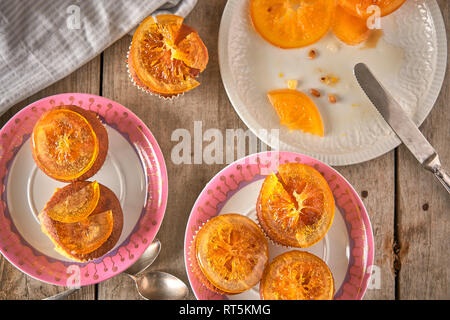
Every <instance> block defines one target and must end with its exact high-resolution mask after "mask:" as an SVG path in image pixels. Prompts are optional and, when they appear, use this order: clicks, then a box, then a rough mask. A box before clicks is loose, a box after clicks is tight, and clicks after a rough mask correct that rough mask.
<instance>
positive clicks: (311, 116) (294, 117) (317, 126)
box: [267, 89, 324, 137]
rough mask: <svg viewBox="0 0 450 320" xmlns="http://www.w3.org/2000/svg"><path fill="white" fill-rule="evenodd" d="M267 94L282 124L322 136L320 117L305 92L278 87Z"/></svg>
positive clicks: (292, 128) (291, 128)
mask: <svg viewBox="0 0 450 320" xmlns="http://www.w3.org/2000/svg"><path fill="white" fill-rule="evenodd" d="M267 96H268V98H269V101H270V103H271V104H272V106H273V107H274V108H275V111H276V112H277V114H278V116H279V117H280V123H281V124H282V125H285V126H287V127H288V128H289V129H290V130H302V131H304V132H309V133H311V134H314V135H317V136H320V137H323V135H324V129H323V123H322V117H321V116H320V113H319V110H318V109H317V107H316V105H315V104H314V102H313V101H312V100H311V99H310V98H309V97H308V96H307V95H306V94H304V93H302V92H300V91H297V90H293V89H278V90H272V91H270V92H268V93H267Z"/></svg>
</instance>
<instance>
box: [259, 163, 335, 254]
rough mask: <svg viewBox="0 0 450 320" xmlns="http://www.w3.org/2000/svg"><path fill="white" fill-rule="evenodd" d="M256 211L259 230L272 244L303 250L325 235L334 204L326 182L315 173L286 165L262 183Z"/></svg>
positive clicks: (307, 168)
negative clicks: (261, 229) (276, 243)
mask: <svg viewBox="0 0 450 320" xmlns="http://www.w3.org/2000/svg"><path fill="white" fill-rule="evenodd" d="M256 209H257V214H258V220H259V222H260V224H261V227H262V228H263V229H264V231H265V232H266V233H267V235H268V236H269V237H270V238H271V239H272V240H273V241H275V242H278V243H280V244H283V245H286V246H291V247H298V248H306V247H309V246H312V245H313V244H315V243H316V242H318V241H320V240H321V239H322V238H323V237H324V236H325V234H326V233H327V231H328V229H329V228H330V226H331V223H332V222H333V217H334V210H335V204H334V197H333V194H332V192H331V190H330V187H329V186H328V183H327V182H326V180H325V179H324V178H323V177H322V175H321V174H320V173H319V172H318V171H317V170H315V169H314V168H312V167H310V166H308V165H305V164H300V163H288V164H282V165H280V166H279V167H278V174H277V175H275V174H272V175H270V176H268V177H267V178H266V179H265V180H264V183H263V186H262V188H261V191H260V194H259V197H258V202H257V208H256Z"/></svg>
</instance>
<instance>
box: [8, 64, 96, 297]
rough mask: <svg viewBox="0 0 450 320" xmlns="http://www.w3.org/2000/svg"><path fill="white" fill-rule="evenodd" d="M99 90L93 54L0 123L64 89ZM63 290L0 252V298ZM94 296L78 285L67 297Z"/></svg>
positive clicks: (77, 90) (19, 104)
mask: <svg viewBox="0 0 450 320" xmlns="http://www.w3.org/2000/svg"><path fill="white" fill-rule="evenodd" d="M99 89H100V58H99V57H97V58H95V59H93V60H92V61H90V62H89V63H87V64H86V65H84V66H83V67H81V68H80V69H79V70H77V71H75V72H74V73H72V74H71V75H69V76H67V77H66V78H64V79H62V80H60V81H58V82H57V83H55V84H54V85H52V86H50V87H48V88H46V89H44V90H42V91H40V92H38V93H36V94H35V95H33V96H31V97H30V98H28V99H25V100H24V101H22V102H20V103H18V104H17V105H15V106H13V107H12V108H11V109H10V110H8V111H7V112H6V113H5V114H3V115H2V116H1V117H0V126H3V125H4V124H5V123H6V122H7V121H8V120H9V119H10V118H11V117H12V116H13V115H14V114H15V113H17V112H18V111H19V110H20V109H22V108H23V107H25V106H27V105H28V104H30V103H32V102H34V101H36V100H39V99H41V98H44V97H47V96H51V95H54V94H58V93H64V92H86V93H93V94H98V93H99ZM64 290H65V288H64V287H58V286H52V285H49V284H46V283H43V282H41V281H38V280H35V279H33V278H31V277H29V276H27V275H25V274H23V273H22V272H20V271H19V270H18V269H16V268H15V267H14V266H13V265H11V264H10V263H9V262H8V261H7V260H6V259H4V258H3V257H2V256H1V255H0V299H42V298H45V297H47V296H51V295H54V294H56V293H59V292H62V291H64ZM94 298H95V286H88V287H85V288H82V290H81V291H79V292H77V293H75V294H73V295H72V296H71V297H70V299H94Z"/></svg>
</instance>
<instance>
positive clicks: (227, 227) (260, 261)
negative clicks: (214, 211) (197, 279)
mask: <svg viewBox="0 0 450 320" xmlns="http://www.w3.org/2000/svg"><path fill="white" fill-rule="evenodd" d="M195 249H196V259H197V263H198V265H199V266H200V269H201V271H202V273H203V275H204V276H205V277H206V278H207V280H208V281H209V282H210V283H211V284H212V285H213V286H215V287H216V288H217V289H219V290H220V291H222V292H225V293H227V294H237V293H240V292H243V291H246V290H248V289H250V288H252V287H253V286H255V285H256V284H257V283H258V282H259V280H261V276H262V273H263V271H264V268H265V267H266V265H267V262H268V260H269V252H268V243H267V239H266V238H265V236H264V234H263V232H262V231H261V229H260V228H259V227H258V225H257V224H256V223H255V222H253V221H252V220H250V219H249V218H247V217H245V216H242V215H239V214H224V215H220V216H217V217H214V218H213V219H211V220H209V221H208V222H207V223H206V224H205V225H204V226H203V227H202V228H201V229H200V231H199V232H198V233H197V236H196V238H195Z"/></svg>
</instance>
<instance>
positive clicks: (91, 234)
mask: <svg viewBox="0 0 450 320" xmlns="http://www.w3.org/2000/svg"><path fill="white" fill-rule="evenodd" d="M53 226H54V230H55V234H56V238H55V239H53V238H52V240H53V241H54V242H55V243H56V245H57V246H58V247H60V248H62V249H63V250H65V251H68V252H69V253H71V254H88V253H90V252H92V251H94V250H96V249H98V248H99V247H100V246H101V245H102V244H103V243H105V241H106V240H108V238H109V236H110V235H111V232H112V230H113V213H112V211H111V210H108V211H104V212H101V213H96V214H92V215H90V216H89V217H87V218H86V219H84V220H81V221H78V222H75V223H62V222H55V223H54V225H53Z"/></svg>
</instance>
